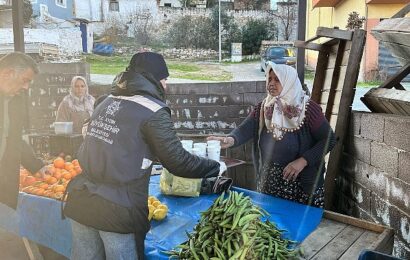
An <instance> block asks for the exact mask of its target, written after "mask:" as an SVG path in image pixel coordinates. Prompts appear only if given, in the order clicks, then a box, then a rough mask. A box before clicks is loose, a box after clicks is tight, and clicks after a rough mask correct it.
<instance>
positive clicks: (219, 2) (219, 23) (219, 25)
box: [218, 0, 222, 63]
mask: <svg viewBox="0 0 410 260" xmlns="http://www.w3.org/2000/svg"><path fill="white" fill-rule="evenodd" d="M218 4H219V19H218V34H219V63H221V61H222V43H221V41H222V37H221V0H218Z"/></svg>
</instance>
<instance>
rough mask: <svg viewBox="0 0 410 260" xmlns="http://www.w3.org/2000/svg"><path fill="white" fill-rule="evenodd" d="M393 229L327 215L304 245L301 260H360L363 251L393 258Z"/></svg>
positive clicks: (346, 217)
mask: <svg viewBox="0 0 410 260" xmlns="http://www.w3.org/2000/svg"><path fill="white" fill-rule="evenodd" d="M393 238H394V231H393V229H391V228H389V227H386V226H382V225H378V224H375V223H372V222H368V221H365V220H361V219H357V218H353V217H350V216H346V215H342V214H339V213H335V212H332V211H325V212H324V215H323V219H322V221H321V223H320V224H319V226H318V228H317V229H316V230H315V231H314V232H313V233H311V234H310V235H309V236H308V237H307V238H306V239H305V240H304V241H303V243H302V245H301V246H302V247H303V249H304V257H303V258H302V259H343V260H353V259H358V257H359V255H360V253H361V251H362V250H364V249H369V250H374V251H378V252H381V253H385V254H389V255H390V254H391V253H392V250H393Z"/></svg>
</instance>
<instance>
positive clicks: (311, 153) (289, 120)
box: [208, 64, 336, 207]
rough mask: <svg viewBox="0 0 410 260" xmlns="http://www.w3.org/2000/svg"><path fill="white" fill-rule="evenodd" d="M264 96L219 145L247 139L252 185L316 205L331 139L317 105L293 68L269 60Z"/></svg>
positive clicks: (321, 197)
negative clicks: (253, 177)
mask: <svg viewBox="0 0 410 260" xmlns="http://www.w3.org/2000/svg"><path fill="white" fill-rule="evenodd" d="M266 72H267V73H266V92H267V96H266V97H265V99H264V100H263V101H262V102H261V103H259V104H258V105H256V106H255V108H254V109H253V111H252V112H251V113H250V114H249V115H248V117H247V118H246V119H245V120H244V121H243V122H242V123H241V125H239V126H238V127H237V128H235V129H234V130H233V131H232V132H231V133H230V134H229V135H228V136H227V137H217V136H210V137H208V140H212V139H214V140H215V139H216V140H220V141H221V146H222V148H229V147H236V146H239V145H242V144H245V143H246V142H248V141H249V140H251V139H252V140H253V160H254V166H255V171H256V177H257V178H256V179H257V190H258V191H259V192H262V193H266V194H271V195H273V196H276V197H280V198H284V199H288V200H292V201H295V202H299V203H302V204H307V205H312V206H316V207H323V206H324V189H323V184H324V172H325V167H324V164H323V163H322V162H323V160H324V156H325V155H326V154H327V153H328V152H329V151H330V150H331V149H332V148H333V146H334V145H335V143H336V140H335V137H334V133H333V130H332V128H331V127H330V125H329V123H328V121H327V120H326V118H325V117H324V115H323V113H322V110H321V107H320V106H319V105H318V104H317V103H315V102H314V101H313V100H310V97H309V96H308V95H307V94H306V93H305V91H304V90H303V88H302V85H301V83H300V81H299V78H298V75H297V72H296V70H295V69H294V68H292V67H290V66H287V65H276V64H271V65H269V66H268V68H267V70H266Z"/></svg>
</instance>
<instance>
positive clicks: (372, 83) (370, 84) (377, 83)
mask: <svg viewBox="0 0 410 260" xmlns="http://www.w3.org/2000/svg"><path fill="white" fill-rule="evenodd" d="M382 83H383V82H382V81H368V82H357V86H358V87H362V88H374V87H378V86H380V85H381V84H382Z"/></svg>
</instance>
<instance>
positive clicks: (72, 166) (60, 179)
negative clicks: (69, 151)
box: [20, 157, 82, 200]
mask: <svg viewBox="0 0 410 260" xmlns="http://www.w3.org/2000/svg"><path fill="white" fill-rule="evenodd" d="M81 171H82V169H81V166H80V164H79V163H78V160H72V161H65V160H64V159H63V158H61V157H57V158H56V159H54V160H53V162H52V163H51V164H49V165H47V172H48V173H49V174H45V175H44V176H42V175H41V174H40V173H34V174H32V173H30V172H29V171H28V170H26V169H24V168H23V167H21V168H20V190H21V191H23V192H26V193H29V194H33V195H37V196H43V197H48V198H53V199H58V200H61V199H62V198H63V194H64V192H65V190H66V187H67V185H68V183H69V182H70V180H71V179H72V178H74V177H75V176H77V175H78V174H81Z"/></svg>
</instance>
